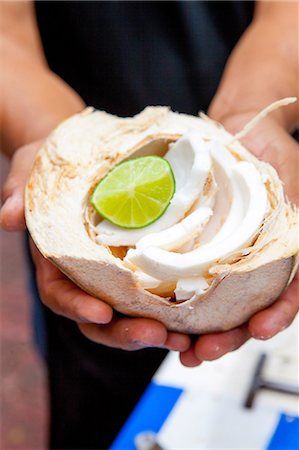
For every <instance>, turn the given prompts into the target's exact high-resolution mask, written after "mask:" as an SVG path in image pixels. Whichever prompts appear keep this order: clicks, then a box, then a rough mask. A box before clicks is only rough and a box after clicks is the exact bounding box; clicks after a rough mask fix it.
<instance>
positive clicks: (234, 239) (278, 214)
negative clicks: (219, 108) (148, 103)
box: [25, 99, 298, 333]
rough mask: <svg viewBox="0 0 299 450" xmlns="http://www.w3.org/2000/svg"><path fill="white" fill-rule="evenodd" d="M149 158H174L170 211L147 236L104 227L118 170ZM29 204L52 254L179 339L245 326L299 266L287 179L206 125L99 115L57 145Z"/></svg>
mask: <svg viewBox="0 0 299 450" xmlns="http://www.w3.org/2000/svg"><path fill="white" fill-rule="evenodd" d="M291 101H293V99H289V100H283V102H278V103H276V104H275V105H274V106H272V107H271V108H270V110H271V109H273V108H274V107H277V106H280V105H281V104H287V103H288V102H291ZM268 110H269V109H267V111H268ZM252 123H253V125H254V124H255V123H256V122H254V121H253V122H252ZM253 125H250V124H249V125H248V126H247V128H246V129H247V130H250V128H251V126H253ZM147 154H158V155H159V156H164V157H165V158H166V159H167V160H168V161H169V163H170V164H171V166H172V169H173V172H174V175H175V179H176V192H175V195H174V197H173V199H172V201H171V204H170V205H169V207H168V209H167V210H166V212H165V213H164V215H163V216H162V217H161V218H159V219H158V220H157V221H156V222H155V223H153V224H151V225H149V226H148V227H145V228H142V229H138V230H127V229H121V228H119V227H116V226H114V225H112V224H110V223H109V222H107V221H106V220H102V218H100V217H99V215H98V214H96V213H95V211H94V210H93V209H92V207H91V205H90V203H89V199H90V195H91V192H92V190H93V188H94V186H95V185H96V184H97V183H98V182H99V180H100V179H101V178H103V177H104V176H105V174H106V173H107V172H108V171H109V170H110V169H111V168H112V167H113V166H114V165H115V164H116V163H118V162H120V161H122V160H124V159H128V158H132V157H135V156H140V155H147ZM25 200H26V202H25V203H26V208H25V212H26V221H27V225H28V228H29V230H30V233H31V236H32V237H33V239H34V241H35V243H36V245H37V246H38V248H39V249H40V251H41V252H42V253H43V254H44V256H45V257H47V258H49V259H50V260H51V261H52V262H53V263H54V264H56V265H57V266H58V267H59V268H60V269H61V270H62V271H63V272H64V273H65V274H66V275H68V276H69V277H70V278H71V279H72V280H73V281H74V282H75V283H77V284H78V285H79V286H81V287H82V288H83V289H85V290H86V291H87V292H90V293H91V294H92V295H94V296H96V297H100V298H103V299H104V300H105V301H107V302H108V303H110V304H111V305H112V306H113V307H114V308H115V309H117V310H118V311H120V312H122V313H125V314H129V315H133V316H143V317H152V318H155V319H157V320H160V321H162V322H163V323H164V324H165V325H166V326H167V327H168V328H169V329H173V330H176V331H182V332H189V333H202V332H212V331H217V330H218V331H219V330H224V329H230V328H232V327H234V326H237V325H239V324H240V323H243V322H244V321H245V320H247V319H248V318H249V317H250V316H251V315H252V314H253V313H254V312H256V311H258V310H260V309H262V308H264V307H266V306H267V305H269V304H271V303H272V302H273V301H274V300H275V298H277V296H278V295H279V294H280V293H281V291H282V290H283V289H284V287H285V286H286V285H287V284H288V283H289V282H290V280H291V278H292V276H293V275H294V272H295V270H296V261H297V259H296V254H297V252H298V246H297V236H298V225H297V216H296V211H295V209H294V207H292V206H291V205H290V204H289V203H288V202H287V201H286V200H285V197H284V194H283V188H282V183H281V181H280V179H279V178H278V176H277V173H276V172H275V170H274V169H273V168H272V167H271V166H270V165H269V164H266V163H263V162H261V161H259V160H257V159H256V158H255V157H254V156H253V155H252V154H251V153H250V152H248V151H247V150H246V149H245V148H244V147H243V146H242V145H241V144H240V142H239V141H238V140H237V139H235V138H234V136H231V135H230V134H229V133H227V132H226V131H225V130H224V129H223V128H222V127H221V126H220V125H219V124H216V123H215V122H213V121H211V120H210V119H208V118H207V117H201V118H197V117H192V116H187V115H184V114H177V113H173V112H172V111H170V110H169V109H168V108H166V107H149V108H146V109H145V110H144V111H143V112H142V113H140V114H139V115H137V116H135V117H133V118H126V119H123V118H118V117H115V116H112V115H109V114H106V113H104V112H100V111H93V110H91V109H88V110H86V111H85V112H83V113H81V114H78V115H76V116H73V117H72V118H70V119H68V120H67V121H66V122H64V123H62V124H61V125H60V126H59V127H58V128H57V129H56V130H54V132H53V133H52V134H51V135H50V136H49V137H48V139H47V140H46V142H45V143H44V145H43V147H42V148H41V150H40V152H39V154H38V156H37V158H36V162H35V164H34V167H33V171H32V175H31V178H30V180H29V182H28V185H27V189H26V199H25Z"/></svg>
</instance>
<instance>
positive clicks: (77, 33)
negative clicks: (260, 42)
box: [36, 1, 253, 116]
mask: <svg viewBox="0 0 299 450" xmlns="http://www.w3.org/2000/svg"><path fill="white" fill-rule="evenodd" d="M36 11H37V19H38V24H39V28H40V32H41V36H42V41H43V45H44V49H45V53H46V57H47V59H48V62H49V65H50V67H51V68H52V69H53V70H54V71H55V72H56V73H57V74H58V75H60V76H61V77H62V78H63V79H64V80H65V81H66V82H68V83H69V84H70V85H71V86H72V87H73V88H74V89H75V90H76V91H77V92H78V93H79V94H80V95H81V96H82V98H83V99H84V100H85V102H86V103H87V104H88V105H93V106H95V107H96V108H99V109H103V110H106V111H108V112H111V113H114V114H118V115H123V116H126V115H133V114H135V113H137V112H139V111H141V110H142V109H143V108H144V107H145V106H147V105H169V106H171V107H172V109H174V110H176V111H180V112H187V113H191V114H196V113H197V112H198V111H199V110H200V109H201V110H206V109H207V108H208V106H209V103H210V101H211V100H212V98H213V95H214V94H215V92H216V89H217V86H218V83H219V81H220V78H221V74H222V71H223V68H224V65H225V63H226V61H227V58H228V56H229V54H230V52H231V50H232V49H233V47H234V46H235V44H236V43H237V41H238V40H239V38H240V36H241V35H242V33H243V32H244V30H245V28H246V27H247V26H248V25H249V23H250V21H251V19H252V13H253V3H252V2H242V1H241V2H237V1H231V2H214V1H211V2H210V1H170V2H160V1H153V2H152V1H134V2H128V1H95V2H93V1H91V2H89V1H79V2H78V1H66V2H63V1H60V2H41V1H39V2H37V3H36Z"/></svg>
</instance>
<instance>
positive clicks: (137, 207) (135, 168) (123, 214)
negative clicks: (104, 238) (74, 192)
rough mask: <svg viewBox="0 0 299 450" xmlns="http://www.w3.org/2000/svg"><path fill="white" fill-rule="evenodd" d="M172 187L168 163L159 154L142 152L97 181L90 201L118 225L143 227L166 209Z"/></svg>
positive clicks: (171, 194) (173, 184)
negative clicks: (144, 153) (145, 154)
mask: <svg viewBox="0 0 299 450" xmlns="http://www.w3.org/2000/svg"><path fill="white" fill-rule="evenodd" d="M174 191H175V179H174V175H173V172H172V169H171V166H170V164H169V162H168V161H166V159H164V158H161V157H160V156H142V157H140V158H135V159H130V160H128V161H124V162H122V163H120V164H118V165H116V166H115V167H114V168H113V169H112V170H111V171H110V172H108V174H107V175H106V176H105V177H104V178H103V179H102V180H101V181H100V182H99V184H98V185H97V186H96V188H95V190H94V191H93V194H92V196H91V204H92V205H93V207H94V208H95V210H96V211H97V212H98V213H99V214H100V215H101V216H103V217H104V218H105V219H107V220H109V221H110V222H112V223H113V224H114V225H118V226H119V227H122V228H143V227H146V226H147V225H149V224H151V223H153V222H155V221H156V220H157V219H159V217H160V216H161V215H162V214H163V213H164V211H165V210H166V209H167V207H168V205H169V203H170V200H171V199H172V196H173V194H174Z"/></svg>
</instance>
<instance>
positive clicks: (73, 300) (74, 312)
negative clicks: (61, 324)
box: [31, 244, 113, 324]
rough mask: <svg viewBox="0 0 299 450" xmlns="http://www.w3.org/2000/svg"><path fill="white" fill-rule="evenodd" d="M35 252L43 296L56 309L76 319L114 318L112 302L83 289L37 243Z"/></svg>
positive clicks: (101, 319)
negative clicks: (41, 251) (110, 304)
mask: <svg viewBox="0 0 299 450" xmlns="http://www.w3.org/2000/svg"><path fill="white" fill-rule="evenodd" d="M31 246H32V244H31ZM32 254H33V259H34V262H35V265H36V268H37V270H36V277H37V284H38V288H39V292H40V296H41V300H42V302H43V303H44V304H45V305H46V306H48V307H49V308H50V309H51V310H52V311H54V312H55V313H56V314H59V315H62V316H64V317H67V318H69V319H72V320H75V321H76V322H90V323H99V324H103V323H108V322H110V321H111V320H112V316H113V310H112V308H111V307H110V306H109V305H107V304H106V303H104V302H103V301H101V300H99V299H97V298H94V297H92V296H91V295H89V294H87V293H86V292H84V291H82V290H81V289H80V288H79V287H78V286H76V285H75V284H74V283H73V282H72V281H71V280H69V279H68V278H67V277H66V276H65V275H64V274H63V273H62V272H60V270H58V269H57V268H56V267H55V266H54V265H53V264H51V263H50V262H49V261H47V260H46V259H45V258H44V257H43V256H42V255H41V254H40V253H39V252H38V250H37V249H34V248H33V246H32Z"/></svg>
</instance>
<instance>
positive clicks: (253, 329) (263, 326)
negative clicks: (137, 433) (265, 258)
mask: <svg viewBox="0 0 299 450" xmlns="http://www.w3.org/2000/svg"><path fill="white" fill-rule="evenodd" d="M253 115H254V114H251V113H244V114H239V115H236V116H230V117H222V118H221V117H220V118H219V121H220V122H221V123H223V124H224V126H225V127H226V129H227V130H228V131H230V132H231V133H232V134H234V133H236V132H237V131H239V130H240V129H241V128H242V126H243V125H244V124H245V123H246V122H247V121H248V120H250V118H251V117H252V116H253ZM211 116H212V117H213V112H212V111H211ZM217 119H218V117H217ZM242 142H243V143H244V145H245V146H246V147H247V148H248V149H249V150H250V151H251V152H252V153H253V154H255V156H257V157H258V158H259V159H262V160H264V161H266V162H269V163H270V164H272V165H273V166H274V167H275V168H276V170H277V172H278V174H279V176H280V177H281V179H282V180H283V182H284V189H285V192H286V194H287V196H288V198H289V199H290V200H291V201H292V202H294V203H297V204H298V200H299V192H298V190H299V189H298V188H299V184H298V181H297V180H298V178H297V169H298V167H299V148H298V144H297V143H296V141H295V140H294V139H292V137H291V136H290V135H289V134H288V133H287V132H286V131H285V130H284V129H283V127H282V126H281V125H279V124H278V123H277V122H276V121H274V120H273V119H270V118H266V119H264V120H263V121H262V122H260V123H259V124H258V125H257V127H256V128H255V129H254V130H252V131H251V132H250V134H248V136H247V137H246V138H244V139H243V140H242ZM298 289H299V277H298V273H297V275H296V277H295V279H294V280H293V282H292V283H291V285H290V286H289V287H288V289H287V290H286V291H284V292H283V294H282V295H281V296H280V297H279V299H278V300H277V301H276V302H275V303H273V304H272V305H271V306H270V307H269V308H266V309H264V310H263V311H260V312H258V313H256V314H255V315H254V316H253V317H252V318H251V319H250V320H249V321H248V323H246V324H244V325H242V326H240V327H238V328H235V329H233V330H230V331H227V332H223V333H214V334H210V335H204V336H200V337H199V338H198V339H197V341H196V342H195V343H194V344H193V346H192V347H190V348H189V349H188V350H187V351H185V352H182V353H181V355H180V358H181V362H182V364H184V365H185V366H188V367H195V366H198V365H199V364H200V363H201V362H202V361H212V360H214V359H218V358H220V357H221V356H223V355H225V354H226V353H228V352H232V351H234V350H237V349H238V348H239V347H241V346H242V345H243V344H244V343H245V342H246V341H247V340H248V339H250V338H251V337H252V338H255V339H262V340H265V339H269V338H271V337H273V336H275V335H276V334H277V333H279V332H280V331H282V330H284V329H285V328H287V327H288V326H289V325H290V324H291V323H292V321H293V320H294V318H295V316H296V314H297V312H298V309H299V296H298Z"/></svg>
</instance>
